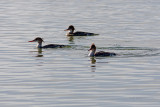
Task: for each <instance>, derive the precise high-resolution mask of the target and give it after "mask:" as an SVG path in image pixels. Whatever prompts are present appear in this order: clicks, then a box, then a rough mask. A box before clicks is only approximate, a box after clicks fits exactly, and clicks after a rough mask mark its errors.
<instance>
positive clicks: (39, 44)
mask: <svg viewBox="0 0 160 107" xmlns="http://www.w3.org/2000/svg"><path fill="white" fill-rule="evenodd" d="M28 42H37V43H38V44H37V48H62V47H65V46H66V45H59V44H48V45H45V46H42V42H44V41H43V39H42V38H41V37H36V38H35V39H34V40H31V41H28Z"/></svg>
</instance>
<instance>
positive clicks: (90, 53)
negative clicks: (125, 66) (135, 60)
mask: <svg viewBox="0 0 160 107" xmlns="http://www.w3.org/2000/svg"><path fill="white" fill-rule="evenodd" d="M88 51H90V52H89V54H88V56H90V57H94V56H100V57H104V56H115V55H116V54H115V53H112V52H104V51H100V52H96V46H95V44H94V43H93V44H92V45H91V47H90V49H89V50H88Z"/></svg>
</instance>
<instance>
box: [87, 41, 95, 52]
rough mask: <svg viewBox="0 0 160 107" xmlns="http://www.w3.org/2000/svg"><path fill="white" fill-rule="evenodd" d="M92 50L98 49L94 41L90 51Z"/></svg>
mask: <svg viewBox="0 0 160 107" xmlns="http://www.w3.org/2000/svg"><path fill="white" fill-rule="evenodd" d="M90 50H96V45H95V44H94V43H92V45H91V47H90V49H89V50H88V51H90Z"/></svg>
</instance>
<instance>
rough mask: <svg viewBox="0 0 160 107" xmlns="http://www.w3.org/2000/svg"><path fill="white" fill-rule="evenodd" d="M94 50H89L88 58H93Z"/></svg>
mask: <svg viewBox="0 0 160 107" xmlns="http://www.w3.org/2000/svg"><path fill="white" fill-rule="evenodd" d="M95 52H96V50H90V51H89V54H88V56H90V57H94V55H95Z"/></svg>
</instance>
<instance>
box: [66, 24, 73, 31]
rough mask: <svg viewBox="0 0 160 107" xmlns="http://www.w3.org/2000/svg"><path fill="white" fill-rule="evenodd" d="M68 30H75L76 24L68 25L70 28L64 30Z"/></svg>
mask: <svg viewBox="0 0 160 107" xmlns="http://www.w3.org/2000/svg"><path fill="white" fill-rule="evenodd" d="M68 30H72V31H74V30H75V28H74V26H73V25H70V26H69V27H68V29H66V30H64V31H68Z"/></svg>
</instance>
